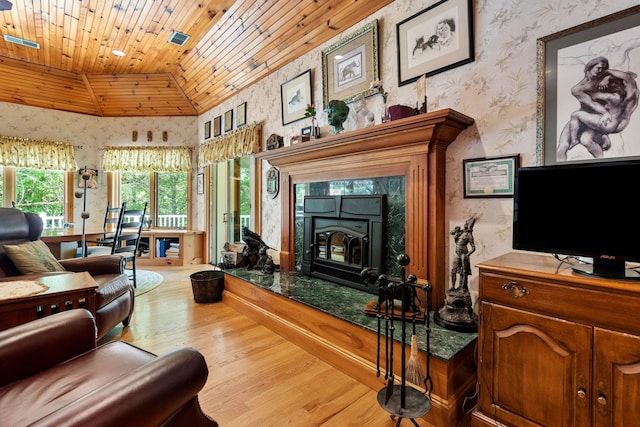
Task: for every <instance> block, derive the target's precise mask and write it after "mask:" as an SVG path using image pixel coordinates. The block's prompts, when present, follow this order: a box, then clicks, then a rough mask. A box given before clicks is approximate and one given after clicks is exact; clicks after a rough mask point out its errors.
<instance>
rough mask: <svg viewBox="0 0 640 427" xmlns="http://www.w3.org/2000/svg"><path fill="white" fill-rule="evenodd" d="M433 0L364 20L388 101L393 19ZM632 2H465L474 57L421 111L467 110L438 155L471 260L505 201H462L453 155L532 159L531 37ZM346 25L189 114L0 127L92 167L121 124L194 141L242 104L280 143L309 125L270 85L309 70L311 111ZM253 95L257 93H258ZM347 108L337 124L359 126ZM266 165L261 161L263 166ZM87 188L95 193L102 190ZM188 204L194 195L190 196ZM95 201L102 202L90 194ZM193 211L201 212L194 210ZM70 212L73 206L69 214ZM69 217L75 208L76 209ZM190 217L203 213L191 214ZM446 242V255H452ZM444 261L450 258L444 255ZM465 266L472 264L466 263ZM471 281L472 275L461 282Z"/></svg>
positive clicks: (407, 93) (403, 98)
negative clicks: (288, 110)
mask: <svg viewBox="0 0 640 427" xmlns="http://www.w3.org/2000/svg"><path fill="white" fill-rule="evenodd" d="M434 3H436V2H435V1H424V0H423V1H420V0H401V1H396V2H394V3H392V4H390V5H389V6H387V7H386V8H384V9H382V10H381V11H379V12H377V13H375V14H374V15H372V16H371V17H370V18H369V19H368V20H367V21H366V22H370V21H371V20H373V19H378V20H379V25H380V26H379V36H380V41H379V45H380V75H381V79H382V80H383V81H384V88H385V89H386V90H387V91H388V92H389V98H388V104H389V105H393V104H404V105H415V102H416V95H415V90H416V88H415V84H409V85H405V86H402V87H398V83H397V82H398V79H397V57H396V51H397V48H396V24H397V23H398V22H400V21H402V20H404V19H406V18H408V17H410V16H412V15H413V14H415V13H417V12H419V11H421V10H423V9H425V8H427V7H428V6H430V5H432V4H434ZM636 4H638V2H637V1H632V0H617V1H615V2H612V1H605V0H592V1H586V2H585V1H581V0H539V1H528V0H490V1H489V0H478V1H476V2H475V13H474V15H475V51H476V55H475V62H472V63H470V64H466V65H463V66H460V67H458V68H455V69H453V70H450V71H447V72H444V73H441V74H438V75H436V76H433V77H430V78H428V79H427V96H428V108H429V110H430V111H433V110H437V109H442V108H453V109H455V110H458V111H460V112H462V113H465V114H467V115H469V116H471V117H473V118H474V119H475V120H476V122H475V124H474V126H472V127H471V128H469V129H467V130H466V131H464V132H463V133H462V134H461V135H460V136H459V137H458V139H457V140H456V141H455V142H454V143H453V144H452V145H451V146H450V147H449V149H448V157H447V192H446V201H447V220H448V223H449V229H453V227H455V226H456V225H463V224H464V222H465V221H466V220H467V218H469V217H470V216H477V217H478V221H477V222H476V225H475V231H474V236H475V241H476V246H477V251H476V253H475V254H473V255H472V259H471V261H472V264H474V265H475V264H476V263H478V262H481V261H484V260H486V259H489V258H491V257H494V256H497V255H500V254H502V253H505V252H509V251H510V250H511V221H512V203H513V202H512V199H486V198H483V199H464V198H463V196H462V160H463V159H469V158H477V157H487V156H497V155H511V154H520V156H521V164H523V165H524V166H531V165H534V164H535V163H536V99H537V98H536V97H537V95H536V80H537V74H536V40H537V39H538V38H540V37H544V36H547V35H550V34H553V33H556V32H558V31H560V30H563V29H566V28H570V27H572V26H575V25H578V24H581V23H584V22H587V21H591V20H593V19H596V18H599V17H602V16H605V15H608V14H610V13H613V12H617V11H619V10H623V9H626V8H628V7H631V6H634V5H636ZM366 22H362V23H361V24H360V25H357V26H354V27H353V28H349V29H346V30H345V31H344V32H343V33H342V34H341V35H340V36H338V37H336V38H335V39H333V40H330V41H329V42H327V43H326V44H325V45H323V46H321V47H319V48H318V49H316V50H314V51H312V52H310V53H309V54H306V55H304V56H302V57H300V58H298V59H297V60H296V61H294V62H292V63H291V64H289V65H287V66H286V67H284V68H283V69H280V70H278V71H276V72H274V73H273V74H271V75H269V76H268V77H266V78H265V79H263V80H262V81H260V82H258V83H257V84H255V85H253V86H251V87H250V88H248V89H246V90H244V91H242V92H239V93H238V94H237V95H236V96H235V97H234V98H232V99H229V100H227V101H226V102H224V103H223V104H222V105H220V106H218V107H216V108H214V109H212V110H210V111H208V112H207V113H205V114H203V115H201V116H200V117H198V118H160V119H157V118H156V119H150V118H131V119H112V118H95V117H89V116H83V115H75V114H69V113H62V112H55V111H48V110H42V109H36V108H29V107H22V106H17V105H12V104H0V134H3V135H10V136H19V137H29V138H49V139H55V140H62V141H70V142H71V143H73V144H74V145H79V146H82V149H79V150H78V152H77V153H78V154H77V158H78V162H79V163H86V164H87V165H88V166H93V165H99V163H100V150H99V147H100V146H102V145H117V144H130V143H131V131H132V130H138V132H139V133H140V134H141V135H142V136H143V137H144V136H146V131H147V130H152V131H153V132H154V144H155V143H156V141H158V140H159V139H158V140H156V137H155V135H158V137H159V136H160V134H161V132H162V131H163V130H167V131H168V132H169V142H168V143H169V144H175V145H185V144H186V145H191V146H195V145H197V144H198V142H199V141H203V139H204V135H203V133H204V130H203V128H204V123H205V122H206V121H208V120H213V118H214V117H216V116H218V115H223V114H224V112H225V111H227V110H229V109H235V108H236V107H237V106H238V105H239V104H241V103H243V102H247V122H248V123H251V122H254V121H255V122H262V123H263V129H264V135H265V138H264V139H266V137H267V136H269V135H270V134H272V133H276V134H279V135H283V136H284V137H285V141H289V139H290V137H291V136H292V135H295V134H297V133H299V130H300V128H302V127H304V126H309V125H310V120H309V119H305V120H301V121H298V122H295V123H293V124H291V125H288V126H282V124H281V123H282V119H281V113H280V109H281V107H280V85H281V84H282V83H284V82H286V81H288V80H289V79H291V78H293V77H295V76H297V75H298V74H300V73H301V72H303V71H305V70H307V69H311V70H312V81H313V95H314V100H315V103H316V105H317V107H318V111H322V110H323V106H322V105H321V104H322V65H321V50H322V49H323V48H325V47H327V46H329V45H331V44H333V43H335V42H336V41H338V40H340V39H341V38H342V37H347V36H349V35H350V34H352V33H353V32H354V31H356V30H357V29H358V28H360V27H361V26H362V25H364V24H365V23H366ZM258 100H259V101H258ZM367 107H368V108H369V109H370V110H372V111H373V112H374V113H375V116H376V123H379V122H380V116H381V113H382V110H383V101H382V97H381V96H379V95H376V96H373V97H371V98H367ZM318 118H319V123H320V126H321V129H322V130H321V131H322V133H323V134H324V135H327V134H328V133H329V132H330V127H329V126H328V125H327V122H326V114H322V113H321V114H319V117H318ZM363 125H364V124H363V123H362V122H361V120H360V121H359V120H357V119H356V118H355V116H354V114H353V113H351V115H350V117H349V119H348V120H347V122H346V123H345V129H346V130H347V131H348V130H352V129H355V128H357V127H360V126H363ZM267 169H268V167H265V168H264V170H265V171H266V170H267ZM101 191H103V190H97V195H98V197H91V199H90V202H91V203H94V202H93V201H94V200H96V199H100V198H101V197H104V194H102V193H101ZM280 200H281V199H280V198H279V197H277V198H275V199H271V198H270V197H268V196H267V195H266V194H263V197H262V204H263V209H264V210H263V215H262V222H263V229H262V236H263V238H264V240H265V241H267V242H269V243H270V244H271V245H276V244H279V242H280V239H279V235H280V217H279V215H274V214H273V213H274V212H280ZM197 203H198V206H200V207H201V206H203V205H204V202H203V201H202V200H199V201H198V202H197ZM99 205H100V206H103V201H102V200H100V202H99ZM194 211H196V212H197V211H202V209H195V210H194ZM76 214H78V212H76ZM78 215H79V214H78ZM197 223H198V224H204V219H203V218H200V217H198V219H197ZM453 249H454V248H453V245H452V242H450V243H449V247H448V253H449V254H450V255H449V259H451V258H452V254H453ZM448 262H450V261H448ZM474 273H475V271H474ZM470 286H471V288H472V289H477V274H474V275H473V276H472V281H471V284H470Z"/></svg>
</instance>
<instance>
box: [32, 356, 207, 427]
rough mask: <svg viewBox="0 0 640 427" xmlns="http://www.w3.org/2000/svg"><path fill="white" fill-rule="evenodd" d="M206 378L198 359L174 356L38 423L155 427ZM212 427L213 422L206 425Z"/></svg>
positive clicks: (148, 365)
mask: <svg viewBox="0 0 640 427" xmlns="http://www.w3.org/2000/svg"><path fill="white" fill-rule="evenodd" d="M98 351H99V349H98ZM208 374H209V371H208V368H207V364H206V362H205V360H204V357H203V356H202V354H200V353H199V352H198V351H196V350H194V349H192V348H183V349H179V350H174V351H172V352H170V353H167V354H164V355H162V356H159V357H158V358H156V359H154V360H152V361H151V362H149V363H146V364H145V365H143V366H140V367H139V368H137V369H135V370H133V371H131V372H130V373H128V374H127V375H124V376H122V377H120V378H118V379H116V380H114V381H112V382H110V383H108V384H105V385H104V386H102V387H100V388H98V389H96V390H94V391H93V392H91V393H89V394H87V395H85V396H84V397H82V398H80V399H78V400H76V401H75V402H72V403H70V404H69V405H67V406H65V407H63V408H61V409H59V410H58V411H56V412H54V413H52V414H50V415H48V416H47V417H45V418H43V419H42V420H40V422H41V423H42V425H51V426H57V425H69V426H72V425H73V426H76V425H77V426H83V425H91V426H92V427H101V426H104V427H109V426H114V425H123V426H124V425H128V426H129V425H130V426H158V425H161V424H162V422H163V421H164V420H166V419H167V418H169V417H170V416H171V415H172V414H174V413H175V412H176V411H178V410H180V409H181V408H182V407H183V406H184V405H185V404H186V403H187V402H189V401H190V400H192V399H193V398H195V397H196V396H197V395H198V392H199V391H200V390H201V389H202V387H204V384H205V382H206V381H207V376H208ZM211 425H212V426H215V425H216V424H215V422H213V421H211Z"/></svg>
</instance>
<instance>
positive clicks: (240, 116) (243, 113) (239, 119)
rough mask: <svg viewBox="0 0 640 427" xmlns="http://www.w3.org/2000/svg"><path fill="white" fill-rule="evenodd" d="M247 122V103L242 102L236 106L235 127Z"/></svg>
mask: <svg viewBox="0 0 640 427" xmlns="http://www.w3.org/2000/svg"><path fill="white" fill-rule="evenodd" d="M246 124H247V103H246V102H243V103H242V104H240V105H238V106H237V107H236V128H239V127H242V126H244V125H246Z"/></svg>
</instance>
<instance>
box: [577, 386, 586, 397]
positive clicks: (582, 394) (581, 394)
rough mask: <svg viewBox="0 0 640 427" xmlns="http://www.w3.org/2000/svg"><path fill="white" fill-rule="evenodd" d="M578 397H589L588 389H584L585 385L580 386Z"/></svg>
mask: <svg viewBox="0 0 640 427" xmlns="http://www.w3.org/2000/svg"><path fill="white" fill-rule="evenodd" d="M578 397H579V398H580V399H584V398H586V397H587V390H585V389H584V387H580V388H579V389H578Z"/></svg>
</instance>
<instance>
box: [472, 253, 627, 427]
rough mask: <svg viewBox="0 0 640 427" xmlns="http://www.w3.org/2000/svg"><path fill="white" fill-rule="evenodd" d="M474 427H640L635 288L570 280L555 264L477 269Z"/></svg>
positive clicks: (493, 264)
mask: <svg viewBox="0 0 640 427" xmlns="http://www.w3.org/2000/svg"><path fill="white" fill-rule="evenodd" d="M478 268H479V270H480V301H481V303H480V304H481V305H480V328H479V331H478V353H479V354H478V358H479V363H478V382H479V397H478V407H477V409H476V411H475V412H474V413H473V416H472V426H493V427H495V426H502V425H506V426H546V427H554V426H562V427H569V426H572V427H578V426H580V427H581V426H597V427H605V426H612V427H613V426H615V427H618V426H636V425H638V420H640V321H639V320H638V316H637V312H638V310H640V282H626V281H618V280H605V279H600V278H594V277H590V276H584V275H581V274H578V273H574V272H573V271H572V270H571V268H570V266H568V265H566V264H560V262H559V261H557V260H556V259H554V258H553V257H551V256H544V255H534V254H520V253H511V254H506V255H503V256H501V257H498V258H495V259H493V260H490V261H486V262H483V263H481V264H479V265H478Z"/></svg>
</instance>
